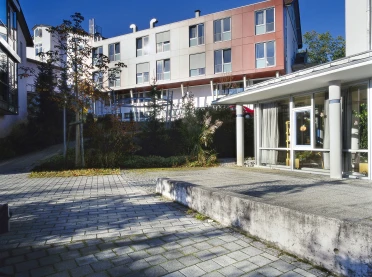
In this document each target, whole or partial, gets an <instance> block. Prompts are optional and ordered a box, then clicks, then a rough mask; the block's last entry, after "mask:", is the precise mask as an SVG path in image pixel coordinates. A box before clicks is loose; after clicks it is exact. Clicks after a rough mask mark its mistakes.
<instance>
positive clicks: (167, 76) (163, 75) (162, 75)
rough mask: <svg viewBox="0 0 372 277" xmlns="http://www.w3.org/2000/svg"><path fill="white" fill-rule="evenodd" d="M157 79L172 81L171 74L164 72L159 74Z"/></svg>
mask: <svg viewBox="0 0 372 277" xmlns="http://www.w3.org/2000/svg"><path fill="white" fill-rule="evenodd" d="M156 79H157V80H159V81H161V80H170V72H164V73H157V74H156Z"/></svg>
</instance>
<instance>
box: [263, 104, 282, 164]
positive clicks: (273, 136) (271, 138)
mask: <svg viewBox="0 0 372 277" xmlns="http://www.w3.org/2000/svg"><path fill="white" fill-rule="evenodd" d="M278 110H279V108H278V104H277V103H268V104H262V114H261V115H262V116H261V122H262V124H261V147H262V148H278V147H279V127H278ZM277 160H278V151H277V150H262V151H261V163H264V164H276V163H277Z"/></svg>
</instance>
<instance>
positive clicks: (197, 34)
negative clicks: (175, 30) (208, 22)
mask: <svg viewBox="0 0 372 277" xmlns="http://www.w3.org/2000/svg"><path fill="white" fill-rule="evenodd" d="M189 34H190V47H191V46H196V45H202V44H204V24H198V25H194V26H190V29H189Z"/></svg>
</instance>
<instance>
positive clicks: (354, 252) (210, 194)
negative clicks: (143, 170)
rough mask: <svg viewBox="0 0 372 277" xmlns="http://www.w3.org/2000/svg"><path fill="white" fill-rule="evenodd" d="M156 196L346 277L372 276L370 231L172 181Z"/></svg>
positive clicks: (162, 183) (163, 184) (158, 188)
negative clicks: (163, 197)
mask: <svg viewBox="0 0 372 277" xmlns="http://www.w3.org/2000/svg"><path fill="white" fill-rule="evenodd" d="M156 192H157V193H160V194H162V195H163V196H165V197H167V198H170V199H172V200H175V201H177V202H179V203H181V204H183V205H186V206H188V207H190V208H191V209H194V210H196V211H198V212H200V213H202V214H205V215H207V216H209V217H210V218H212V219H215V220H217V221H218V222H220V223H221V224H223V225H226V226H233V227H236V228H239V229H242V230H243V231H245V232H248V233H249V234H250V235H252V236H256V237H259V238H260V239H263V240H265V241H268V242H271V243H273V244H275V245H276V246H277V247H279V248H280V249H282V250H284V251H287V252H289V253H292V254H294V255H296V256H298V257H300V258H302V259H306V260H309V261H310V262H312V263H314V264H316V265H319V266H322V267H324V268H326V269H328V270H330V271H333V272H335V273H337V274H341V275H345V276H358V277H359V276H360V277H362V276H364V277H365V276H372V229H371V227H370V226H366V225H360V224H356V223H352V222H345V221H340V220H336V219H331V218H324V217H321V216H316V215H311V214H304V213H301V212H298V211H294V210H290V209H287V208H283V207H278V206H272V205H268V204H265V203H260V202H256V201H253V200H252V198H250V197H247V196H244V195H239V194H234V193H230V192H226V191H224V192H219V191H218V190H216V189H210V188H205V187H201V186H196V185H192V184H187V183H181V182H175V181H171V180H169V179H158V181H157V185H156Z"/></svg>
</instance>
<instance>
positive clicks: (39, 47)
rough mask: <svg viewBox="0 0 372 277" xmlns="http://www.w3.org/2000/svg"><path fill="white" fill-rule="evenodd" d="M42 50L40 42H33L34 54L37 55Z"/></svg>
mask: <svg viewBox="0 0 372 277" xmlns="http://www.w3.org/2000/svg"><path fill="white" fill-rule="evenodd" d="M41 52H43V45H42V44H41V43H38V44H35V55H36V56H37V55H39V54H40V53H41Z"/></svg>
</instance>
